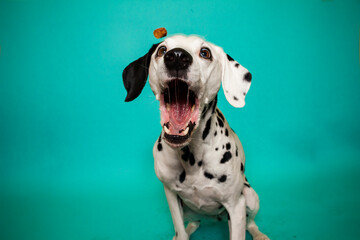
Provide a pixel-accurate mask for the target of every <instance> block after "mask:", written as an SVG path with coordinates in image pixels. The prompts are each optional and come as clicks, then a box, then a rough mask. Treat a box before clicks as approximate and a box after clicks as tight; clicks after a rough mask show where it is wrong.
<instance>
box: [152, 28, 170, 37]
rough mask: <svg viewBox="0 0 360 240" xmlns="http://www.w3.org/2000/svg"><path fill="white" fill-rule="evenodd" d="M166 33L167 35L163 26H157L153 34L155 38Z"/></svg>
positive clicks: (164, 35)
mask: <svg viewBox="0 0 360 240" xmlns="http://www.w3.org/2000/svg"><path fill="white" fill-rule="evenodd" d="M166 35H167V31H166V29H165V28H158V29H155V30H154V36H155V37H156V38H162V37H166Z"/></svg>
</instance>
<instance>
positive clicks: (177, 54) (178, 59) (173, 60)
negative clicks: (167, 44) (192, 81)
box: [164, 48, 193, 70]
mask: <svg viewBox="0 0 360 240" xmlns="http://www.w3.org/2000/svg"><path fill="white" fill-rule="evenodd" d="M192 61H193V58H192V57H191V55H190V54H189V53H188V52H187V51H185V50H184V49H182V48H174V49H172V50H170V51H168V52H167V53H166V54H165V56H164V62H165V65H166V67H167V68H168V69H169V70H184V69H187V68H188V67H189V66H190V65H191V63H192Z"/></svg>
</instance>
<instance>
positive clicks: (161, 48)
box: [156, 46, 167, 57]
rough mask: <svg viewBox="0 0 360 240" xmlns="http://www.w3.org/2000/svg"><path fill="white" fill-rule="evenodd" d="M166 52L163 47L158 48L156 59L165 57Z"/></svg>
mask: <svg viewBox="0 0 360 240" xmlns="http://www.w3.org/2000/svg"><path fill="white" fill-rule="evenodd" d="M166 50H167V49H166V47H165V46H162V47H159V49H158V51H157V54H156V55H157V56H158V57H162V56H164V55H165V53H166Z"/></svg>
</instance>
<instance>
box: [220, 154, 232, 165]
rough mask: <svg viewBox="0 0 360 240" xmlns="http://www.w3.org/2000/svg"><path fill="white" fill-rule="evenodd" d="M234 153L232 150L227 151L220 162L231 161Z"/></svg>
mask: <svg viewBox="0 0 360 240" xmlns="http://www.w3.org/2000/svg"><path fill="white" fill-rule="evenodd" d="M231 157H232V155H231V152H229V151H227V152H225V153H224V155H223V157H222V159H221V161H220V163H226V162H227V161H229V160H230V159H231Z"/></svg>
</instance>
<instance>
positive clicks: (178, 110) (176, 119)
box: [170, 103, 191, 130]
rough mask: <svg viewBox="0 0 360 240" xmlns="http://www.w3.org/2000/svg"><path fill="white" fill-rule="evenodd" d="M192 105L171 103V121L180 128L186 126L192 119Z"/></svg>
mask: <svg viewBox="0 0 360 240" xmlns="http://www.w3.org/2000/svg"><path fill="white" fill-rule="evenodd" d="M190 116H191V106H190V105H188V104H186V103H177V104H175V103H172V104H171V105H170V121H171V123H172V124H173V125H174V127H176V128H178V129H179V130H181V129H183V128H185V127H186V126H185V124H186V123H187V121H188V120H189V119H190Z"/></svg>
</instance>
